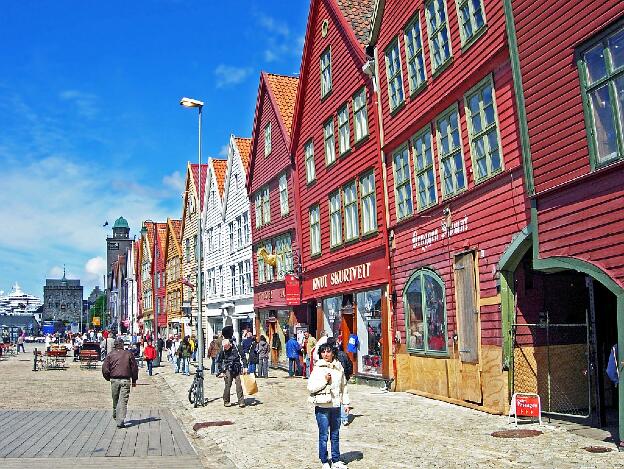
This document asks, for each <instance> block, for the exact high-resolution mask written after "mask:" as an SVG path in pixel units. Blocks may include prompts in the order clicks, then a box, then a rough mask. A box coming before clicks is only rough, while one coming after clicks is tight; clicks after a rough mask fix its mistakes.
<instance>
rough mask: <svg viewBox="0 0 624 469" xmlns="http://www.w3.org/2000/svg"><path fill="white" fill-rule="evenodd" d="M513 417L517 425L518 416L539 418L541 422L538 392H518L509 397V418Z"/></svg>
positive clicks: (540, 422) (540, 404)
mask: <svg viewBox="0 0 624 469" xmlns="http://www.w3.org/2000/svg"><path fill="white" fill-rule="evenodd" d="M512 415H513V416H514V417H515V421H516V425H518V417H529V418H532V419H537V420H539V424H540V425H541V424H542V403H541V401H540V397H539V394H533V393H524V392H518V393H515V394H514V395H513V396H512V397H511V405H510V406H509V418H511V416H512Z"/></svg>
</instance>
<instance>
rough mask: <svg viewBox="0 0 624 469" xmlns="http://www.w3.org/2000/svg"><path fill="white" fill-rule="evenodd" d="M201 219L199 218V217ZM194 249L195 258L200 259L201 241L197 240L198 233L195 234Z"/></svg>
mask: <svg viewBox="0 0 624 469" xmlns="http://www.w3.org/2000/svg"><path fill="white" fill-rule="evenodd" d="M198 220H199V219H198ZM193 251H194V254H195V258H194V259H195V260H196V259H199V243H198V242H197V235H196V234H195V235H193Z"/></svg>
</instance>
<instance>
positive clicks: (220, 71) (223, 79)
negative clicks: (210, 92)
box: [214, 64, 251, 88]
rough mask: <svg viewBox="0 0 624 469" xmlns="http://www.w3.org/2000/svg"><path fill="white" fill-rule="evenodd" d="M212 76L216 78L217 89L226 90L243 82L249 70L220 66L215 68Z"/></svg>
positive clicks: (249, 72)
mask: <svg viewBox="0 0 624 469" xmlns="http://www.w3.org/2000/svg"><path fill="white" fill-rule="evenodd" d="M214 74H215V76H216V77H217V88H226V87H228V86H234V85H238V84H239V83H242V82H243V81H245V79H246V78H247V77H248V76H249V75H250V74H251V68H250V67H232V66H230V65H224V64H220V65H218V66H217V68H215V70H214Z"/></svg>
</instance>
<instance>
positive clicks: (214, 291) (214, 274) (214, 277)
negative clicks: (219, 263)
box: [210, 267, 217, 295]
mask: <svg viewBox="0 0 624 469" xmlns="http://www.w3.org/2000/svg"><path fill="white" fill-rule="evenodd" d="M210 270H212V290H211V292H212V294H213V295H216V294H217V268H216V267H213V268H212V269H210Z"/></svg>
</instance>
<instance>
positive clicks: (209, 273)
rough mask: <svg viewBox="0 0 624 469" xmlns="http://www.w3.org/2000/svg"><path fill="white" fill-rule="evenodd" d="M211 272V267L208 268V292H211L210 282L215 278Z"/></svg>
mask: <svg viewBox="0 0 624 469" xmlns="http://www.w3.org/2000/svg"><path fill="white" fill-rule="evenodd" d="M213 273H214V271H213V270H212V269H209V270H208V292H207V293H208V294H209V295H210V294H212V284H213V283H214V281H215V278H214V277H213Z"/></svg>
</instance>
